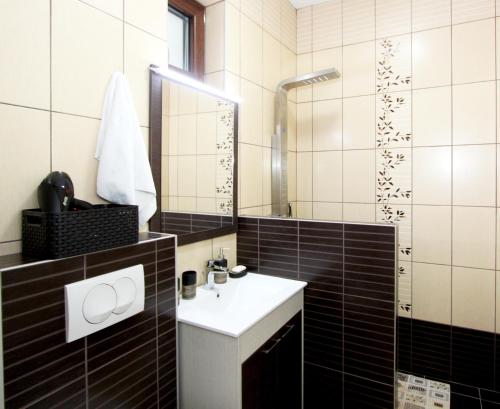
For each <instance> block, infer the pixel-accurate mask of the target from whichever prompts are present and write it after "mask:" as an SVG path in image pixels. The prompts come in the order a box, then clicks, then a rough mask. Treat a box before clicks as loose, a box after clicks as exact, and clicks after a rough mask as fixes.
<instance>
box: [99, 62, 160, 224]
mask: <svg viewBox="0 0 500 409" xmlns="http://www.w3.org/2000/svg"><path fill="white" fill-rule="evenodd" d="M95 157H96V159H97V160H99V169H98V173H97V194H98V195H99V196H100V197H102V198H103V199H105V200H108V201H110V202H112V203H117V204H129V205H138V206H139V226H142V225H143V224H145V223H146V222H147V221H148V220H149V219H150V218H151V216H153V214H154V213H155V211H156V189H155V185H154V182H153V175H152V173H151V166H150V165H149V160H148V155H147V152H146V147H145V146H144V140H143V136H142V132H141V128H140V126H139V120H138V119H137V114H136V112H135V109H134V104H133V101H132V95H131V93H130V89H129V87H128V84H127V80H126V78H125V76H124V75H123V74H122V73H121V72H115V73H114V74H113V76H112V77H111V81H110V83H109V85H108V89H107V90H106V97H105V100H104V109H103V112H102V121H101V128H100V129H99V139H98V141H97V149H96V153H95Z"/></svg>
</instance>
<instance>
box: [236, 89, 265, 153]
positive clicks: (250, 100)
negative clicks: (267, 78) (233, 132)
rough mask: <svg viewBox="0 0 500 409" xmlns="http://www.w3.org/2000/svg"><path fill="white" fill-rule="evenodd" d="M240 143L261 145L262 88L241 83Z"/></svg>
mask: <svg viewBox="0 0 500 409" xmlns="http://www.w3.org/2000/svg"><path fill="white" fill-rule="evenodd" d="M241 98H242V103H241V111H240V120H241V124H240V135H239V136H240V141H241V142H248V143H253V144H256V145H260V144H261V143H262V88H260V87H258V86H257V85H255V84H253V83H251V82H249V81H246V80H242V81H241Z"/></svg>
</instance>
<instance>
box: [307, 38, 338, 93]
mask: <svg viewBox="0 0 500 409" xmlns="http://www.w3.org/2000/svg"><path fill="white" fill-rule="evenodd" d="M341 67H342V48H340V47H338V48H331V49H328V50H322V51H316V52H314V53H313V71H320V70H325V69H328V68H336V69H337V70H339V71H342V68H341ZM341 97H342V76H341V77H340V78H338V79H335V80H330V81H327V82H323V83H321V84H314V85H313V100H314V101H318V100H320V99H332V98H341Z"/></svg>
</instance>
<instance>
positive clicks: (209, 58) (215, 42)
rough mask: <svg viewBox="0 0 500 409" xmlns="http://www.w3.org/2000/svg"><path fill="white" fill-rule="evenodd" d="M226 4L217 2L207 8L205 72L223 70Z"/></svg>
mask: <svg viewBox="0 0 500 409" xmlns="http://www.w3.org/2000/svg"><path fill="white" fill-rule="evenodd" d="M224 23H225V4H224V2H220V3H216V4H214V5H212V6H210V7H207V8H206V9H205V41H206V44H207V46H206V47H205V72H207V73H209V72H215V71H221V70H223V69H224V68H225V67H224V57H225V47H224V45H225V42H224V38H225V35H224V29H225V24H224Z"/></svg>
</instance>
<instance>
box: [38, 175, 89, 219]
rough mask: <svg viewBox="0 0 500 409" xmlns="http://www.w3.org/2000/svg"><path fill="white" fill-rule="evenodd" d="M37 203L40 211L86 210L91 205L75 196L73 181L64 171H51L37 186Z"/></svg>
mask: <svg viewBox="0 0 500 409" xmlns="http://www.w3.org/2000/svg"><path fill="white" fill-rule="evenodd" d="M38 204H39V206H40V209H41V210H42V212H46V213H60V212H64V211H67V210H88V209H91V208H92V205H91V204H90V203H88V202H85V201H83V200H78V199H76V198H75V191H74V188H73V182H72V181H71V178H70V177H69V175H68V174H67V173H65V172H58V171H56V172H51V173H49V174H48V175H47V177H46V178H45V179H43V180H42V183H40V185H39V186H38Z"/></svg>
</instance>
